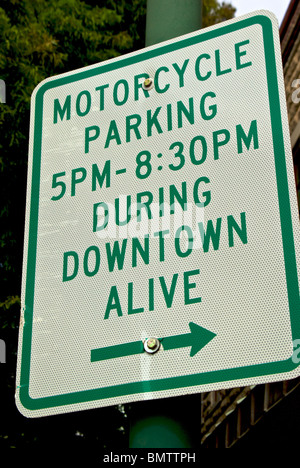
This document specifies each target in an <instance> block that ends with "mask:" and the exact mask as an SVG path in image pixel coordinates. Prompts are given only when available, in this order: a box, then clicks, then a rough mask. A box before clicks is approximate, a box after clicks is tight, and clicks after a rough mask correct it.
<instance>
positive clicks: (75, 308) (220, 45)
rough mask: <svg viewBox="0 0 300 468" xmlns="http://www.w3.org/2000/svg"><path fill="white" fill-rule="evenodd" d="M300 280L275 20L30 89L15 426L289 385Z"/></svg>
mask: <svg viewBox="0 0 300 468" xmlns="http://www.w3.org/2000/svg"><path fill="white" fill-rule="evenodd" d="M298 269H299V221H298V212H297V201H296V190H295V182H294V175H293V165H292V155H291V148H290V141H289V129H288V123H287V111H286V103H285V92H284V85H283V74H282V64H281V52H280V44H279V35H278V25H277V20H276V19H275V17H274V16H273V15H272V14H270V13H268V12H265V11H259V12H254V13H252V14H249V15H246V16H244V17H241V18H238V19H234V20H231V21H228V22H224V23H222V24H219V25H217V26H214V27H211V28H207V29H203V30H201V31H197V32H194V33H191V34H188V35H186V36H183V37H180V38H176V39H174V40H170V41H167V42H164V43H161V44H158V45H155V46H152V47H149V48H146V49H144V50H141V51H138V52H135V53H132V54H129V55H125V56H123V57H120V58H117V59H113V60H109V61H107V62H103V63H100V64H97V65H94V66H90V67H87V68H83V69H80V70H76V71H73V72H70V73H66V74H64V75H61V76H55V77H53V78H50V79H47V80H45V81H44V82H42V83H41V84H40V85H39V86H38V87H37V88H36V90H35V91H34V93H33V96H32V114H31V133H30V151H29V172H28V196H27V216H26V230H25V249H24V275H23V290H22V316H21V325H20V344H19V355H18V372H17V373H18V376H17V393H16V399H17V405H18V408H19V409H20V411H21V412H22V413H23V414H24V415H26V416H29V417H31V416H43V415H49V414H55V413H62V412H70V411H77V410H80V409H88V408H95V407H101V406H108V405H115V404H118V403H126V402H132V401H138V400H144V399H154V398H161V397H171V396H175V395H182V394H188V393H195V392H203V391H210V390H217V389H221V388H230V387H234V386H243V385H250V384H251V385H252V384H256V383H263V382H271V381H276V380H284V379H288V378H293V377H296V376H298V375H299V373H300V372H299V361H300V320H299V319H300V308H299V282H298V274H299V271H298Z"/></svg>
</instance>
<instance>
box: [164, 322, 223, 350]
mask: <svg viewBox="0 0 300 468" xmlns="http://www.w3.org/2000/svg"><path fill="white" fill-rule="evenodd" d="M189 326H190V330H191V332H190V333H185V334H183V335H175V336H167V337H166V338H163V339H162V340H161V342H162V344H163V347H164V349H165V350H166V351H167V350H169V349H176V348H185V347H187V346H191V352H190V356H191V357H193V356H195V354H197V353H198V351H200V349H202V348H204V346H206V345H207V343H209V342H210V341H211V340H212V339H213V338H214V337H215V336H216V334H215V333H213V332H211V331H209V330H207V329H206V328H202V327H200V326H199V325H197V324H196V323H194V322H190V323H189Z"/></svg>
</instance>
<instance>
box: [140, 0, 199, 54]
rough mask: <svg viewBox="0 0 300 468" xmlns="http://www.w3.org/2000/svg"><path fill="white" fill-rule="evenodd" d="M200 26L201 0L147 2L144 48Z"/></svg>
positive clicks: (154, 0)
mask: <svg viewBox="0 0 300 468" xmlns="http://www.w3.org/2000/svg"><path fill="white" fill-rule="evenodd" d="M201 26H202V0H147V18H146V47H147V46H150V45H153V44H157V43H158V42H162V41H166V40H168V39H172V38H174V37H178V36H182V35H183V34H187V33H190V32H192V31H197V30H198V29H201Z"/></svg>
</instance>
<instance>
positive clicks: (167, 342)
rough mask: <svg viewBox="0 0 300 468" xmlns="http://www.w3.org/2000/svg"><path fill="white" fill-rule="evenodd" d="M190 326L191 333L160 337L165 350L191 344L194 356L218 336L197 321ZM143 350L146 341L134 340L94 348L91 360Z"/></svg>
mask: <svg viewBox="0 0 300 468" xmlns="http://www.w3.org/2000/svg"><path fill="white" fill-rule="evenodd" d="M189 326H190V333H184V334H182V335H174V336H167V337H165V338H160V339H159V341H160V342H161V343H162V344H163V348H164V350H165V351H168V350H169V349H177V348H185V347H188V346H191V352H190V356H191V357H192V356H195V354H197V353H198V351H200V349H202V348H204V346H206V345H207V343H209V342H210V341H211V340H212V339H213V338H214V337H215V336H216V334H215V333H213V332H211V331H209V330H206V328H202V327H200V326H199V325H197V324H196V323H193V322H190V323H189ZM143 352H144V343H143V342H142V341H132V342H131V343H124V344H120V345H115V346H108V347H106V348H98V349H92V350H91V362H96V361H106V360H107V359H114V358H119V357H123V356H131V355H132V354H141V353H143Z"/></svg>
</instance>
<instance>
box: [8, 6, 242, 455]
mask: <svg viewBox="0 0 300 468" xmlns="http://www.w3.org/2000/svg"><path fill="white" fill-rule="evenodd" d="M203 13H204V15H203V26H204V27H206V26H208V25H210V24H214V23H217V22H220V21H223V20H224V19H229V18H231V17H232V16H233V15H234V8H233V7H232V6H231V5H229V4H227V3H224V2H223V3H222V4H221V5H220V4H219V3H218V2H217V1H216V0H204V4H203ZM145 15H146V0H131V1H130V0H86V1H80V0H2V1H1V4H0V78H1V79H3V80H4V81H5V83H6V96H7V98H6V104H0V199H1V204H0V227H1V229H0V285H1V286H0V339H4V340H5V342H6V344H7V364H6V365H2V367H1V368H0V378H1V381H0V386H1V387H0V390H1V392H0V395H1V402H2V403H1V407H0V411H1V421H2V424H1V423H0V447H2V446H8V447H9V446H17V447H20V446H23V445H26V444H29V443H31V442H32V441H35V443H36V444H40V445H42V446H43V444H46V442H47V443H50V442H49V440H53V439H54V434H55V441H56V443H57V436H58V435H59V434H61V435H62V436H63V437H64V439H65V440H66V439H68V437H69V439H68V440H69V441H70V443H77V442H78V441H81V442H82V443H84V441H85V442H86V443H87V441H90V442H91V443H92V442H97V443H98V444H100V445H101V446H105V445H106V446H107V444H109V442H108V441H109V440H112V439H114V440H115V444H116V445H118V446H121V445H122V443H124V442H122V441H123V440H124V438H123V436H122V435H123V434H124V429H122V427H123V426H124V413H123V412H122V411H119V410H118V409H117V408H114V409H107V410H106V409H105V410H101V419H103V418H104V419H105V418H106V426H105V428H104V427H103V425H102V426H101V424H102V423H101V421H100V417H99V412H98V411H93V414H92V416H91V415H90V412H88V415H87V413H83V414H82V415H81V416H80V418H77V419H76V418H75V417H74V415H73V416H72V415H66V416H60V417H59V420H60V423H58V420H57V419H55V421H53V419H51V418H50V420H51V422H49V419H48V418H46V421H43V422H40V423H39V424H38V425H36V424H34V423H33V422H28V421H24V418H23V417H22V416H21V415H19V413H18V412H17V410H16V408H15V403H14V375H15V366H16V352H17V331H18V321H19V308H20V290H21V272H22V257H23V235H24V215H25V198H26V174H27V154H28V135H29V108H30V96H31V93H32V91H33V89H34V88H35V86H36V85H37V84H38V83H40V82H41V81H42V80H43V79H44V78H46V77H49V76H53V75H57V74H60V73H63V72H66V71H70V70H74V69H77V68H80V67H84V66H86V65H90V64H94V63H97V62H101V61H103V60H108V59H110V58H113V57H116V56H118V55H121V54H124V53H127V52H131V51H133V50H137V49H141V48H143V47H144V36H145V22H146V17H145ZM0 366H1V364H0ZM8 415H9V416H8ZM107 421H109V422H107ZM120 428H121V429H120ZM118 429H120V430H118Z"/></svg>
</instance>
